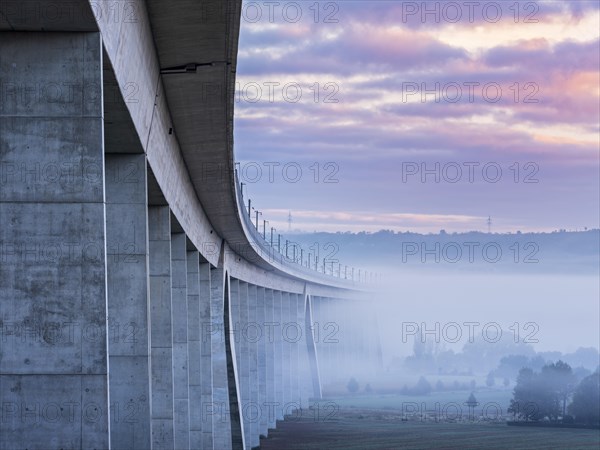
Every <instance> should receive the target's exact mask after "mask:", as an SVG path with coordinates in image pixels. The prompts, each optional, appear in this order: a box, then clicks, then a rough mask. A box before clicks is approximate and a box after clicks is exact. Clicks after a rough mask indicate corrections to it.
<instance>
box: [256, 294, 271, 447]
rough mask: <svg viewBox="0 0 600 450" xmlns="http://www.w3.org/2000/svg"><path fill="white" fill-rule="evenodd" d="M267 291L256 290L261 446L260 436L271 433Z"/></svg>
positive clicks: (258, 402)
mask: <svg viewBox="0 0 600 450" xmlns="http://www.w3.org/2000/svg"><path fill="white" fill-rule="evenodd" d="M266 291H267V289H265V288H263V287H260V286H259V287H257V290H256V325H257V330H258V331H259V332H260V334H259V335H258V336H257V338H258V339H257V342H256V352H257V355H256V364H257V372H258V400H257V405H258V408H259V411H260V420H259V424H258V435H259V445H260V436H265V437H266V436H267V434H268V431H269V424H268V415H269V408H268V405H267V402H268V399H267V346H268V336H267V334H266V326H265V322H267V320H266Z"/></svg>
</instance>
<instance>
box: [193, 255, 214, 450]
mask: <svg viewBox="0 0 600 450" xmlns="http://www.w3.org/2000/svg"><path fill="white" fill-rule="evenodd" d="M210 267H211V266H210V264H209V263H201V264H200V267H199V272H200V286H199V291H198V292H199V301H200V333H201V342H200V392H201V398H202V401H201V402H200V403H199V404H198V405H197V406H198V408H199V409H200V417H201V421H202V424H201V431H202V445H201V446H199V447H198V448H199V449H202V450H212V448H213V434H212V433H213V414H214V411H215V407H214V402H213V394H212V386H213V379H212V373H213V371H212V335H213V332H214V327H213V325H212V322H211V268H210Z"/></svg>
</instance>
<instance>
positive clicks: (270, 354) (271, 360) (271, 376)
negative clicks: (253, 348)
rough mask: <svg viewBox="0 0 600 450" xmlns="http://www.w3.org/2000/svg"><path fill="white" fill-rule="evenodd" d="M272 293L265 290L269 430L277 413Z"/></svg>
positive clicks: (266, 406)
mask: <svg viewBox="0 0 600 450" xmlns="http://www.w3.org/2000/svg"><path fill="white" fill-rule="evenodd" d="M274 295H275V294H274V291H273V290H272V289H265V328H264V331H265V345H266V350H265V355H266V358H265V360H266V370H267V378H266V387H267V401H266V404H265V411H266V414H267V427H268V428H269V429H274V428H275V423H276V420H277V413H276V408H275V403H276V402H277V394H276V381H275V373H276V368H275V364H276V362H275V339H276V336H275V333H274V332H273V324H274V323H275V321H276V319H275V314H274V311H275V309H274V308H275V307H274V304H273V299H274Z"/></svg>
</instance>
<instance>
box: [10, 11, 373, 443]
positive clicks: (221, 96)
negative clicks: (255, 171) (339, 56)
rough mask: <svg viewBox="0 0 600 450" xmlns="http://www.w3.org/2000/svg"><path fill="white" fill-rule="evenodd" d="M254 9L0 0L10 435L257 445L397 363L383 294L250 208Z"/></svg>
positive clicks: (16, 438)
mask: <svg viewBox="0 0 600 450" xmlns="http://www.w3.org/2000/svg"><path fill="white" fill-rule="evenodd" d="M240 8H241V2H240V1H239V0H235V1H228V2H222V0H209V1H202V2H200V1H187V0H181V1H177V2H172V1H166V0H147V1H141V0H136V1H121V0H119V1H105V0H102V1H84V0H71V1H67V2H50V1H44V0H36V1H33V0H14V1H12V0H3V1H2V3H0V100H1V101H0V344H1V347H0V405H1V407H2V411H1V417H0V436H1V437H0V448H2V449H8V448H29V449H33V448H43V449H47V448H64V449H67V448H85V449H105V448H113V449H126V448H127V449H132V448H135V449H150V448H153V449H159V448H164V449H169V448H176V449H183V448H191V449H206V448H211V449H212V448H214V449H226V448H251V447H256V446H258V445H259V443H260V436H261V435H262V436H267V435H268V431H269V429H272V428H274V427H275V426H276V422H277V420H283V419H284V417H285V416H286V415H296V416H297V415H299V414H307V413H309V412H310V410H308V409H307V408H309V407H312V408H313V410H314V408H316V409H318V408H319V404H318V402H319V399H320V398H321V391H322V386H323V385H324V384H327V383H336V382H340V383H346V382H347V380H348V379H349V377H350V376H352V375H353V374H355V373H358V371H360V370H362V371H363V372H364V371H366V372H372V371H375V370H376V369H377V367H378V365H379V364H380V356H379V357H378V356H377V355H380V352H379V343H378V339H377V337H376V336H375V335H376V333H374V330H375V329H376V325H375V316H374V313H373V311H372V310H371V309H370V308H369V304H368V300H369V295H370V288H369V287H368V286H366V285H364V284H362V283H360V282H358V281H355V280H348V279H344V278H341V277H332V276H328V275H325V274H324V273H319V272H316V271H314V270H311V269H309V268H307V267H305V266H303V265H302V264H298V263H297V262H296V261H291V260H288V259H287V258H285V257H284V256H283V255H281V254H280V253H279V252H277V251H275V250H274V249H273V248H271V247H270V246H269V245H268V244H267V243H266V241H264V240H263V239H262V237H261V236H260V235H259V234H258V232H257V231H256V230H255V228H254V226H253V225H252V223H251V222H250V220H249V218H248V215H247V212H246V211H245V209H244V206H243V200H242V198H241V194H240V192H239V188H238V183H237V181H236V176H235V170H234V167H235V166H234V154H233V100H234V87H235V71H236V55H237V45H238V34H239V25H240ZM350 307H351V308H352V310H353V311H354V312H356V311H357V310H358V311H361V319H360V323H359V321H358V319H356V316H355V315H354V314H353V315H351V314H349V313H346V311H348V310H349V309H350ZM328 338H329V339H328ZM365 367H366V369H365Z"/></svg>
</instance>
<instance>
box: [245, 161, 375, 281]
mask: <svg viewBox="0 0 600 450" xmlns="http://www.w3.org/2000/svg"><path fill="white" fill-rule="evenodd" d="M234 173H235V193H236V200H237V203H238V208H239V211H240V214H241V216H242V220H243V221H244V225H245V228H246V230H247V231H248V232H249V234H250V236H249V237H250V238H251V240H252V241H253V242H251V245H252V244H255V246H254V247H253V248H254V250H255V251H257V250H258V253H260V254H261V255H262V256H263V257H266V258H265V259H267V260H269V261H270V262H278V263H280V264H282V265H284V266H288V267H290V268H293V269H294V270H295V271H297V272H299V273H301V274H304V275H307V276H309V277H314V276H315V275H316V276H318V277H319V278H321V279H322V280H323V281H324V282H330V281H331V279H332V278H334V279H335V278H337V279H341V280H347V281H349V282H353V283H361V284H362V283H365V284H368V283H376V282H379V281H381V275H380V274H378V273H375V272H369V271H365V270H360V269H355V268H354V267H348V266H347V265H344V266H343V267H344V270H342V265H341V264H340V263H339V261H338V260H330V261H327V260H326V258H323V260H322V261H321V264H319V260H318V255H316V256H315V263H314V264H313V263H312V261H310V259H311V258H310V257H311V256H312V254H311V253H307V258H306V264H305V263H304V262H305V258H304V253H305V252H304V249H303V248H302V247H301V246H300V245H299V244H298V243H296V242H292V244H293V250H292V253H293V254H292V255H290V245H289V243H290V241H289V240H286V246H285V248H286V251H287V252H283V253H282V252H281V250H282V248H281V247H282V246H281V239H280V238H281V236H282V235H281V234H280V233H278V234H277V236H278V239H277V243H275V242H273V245H271V233H269V240H267V232H266V224H265V219H263V233H262V234H261V233H260V231H259V229H258V228H259V227H258V226H257V225H258V214H262V213H260V211H257V210H256V209H254V208H252V206H251V202H250V203H249V204H248V205H247V206H246V204H245V203H244V198H243V193H242V188H241V183H240V180H239V178H238V171H237V169H235V171H234ZM248 208H251V209H250V210H249V209H248ZM252 209H254V210H255V212H256V213H257V214H256V219H255V222H254V223H253V222H252V217H251V216H252ZM275 244H276V245H275ZM297 249H299V250H300V251H298V250H297ZM234 250H235V248H234ZM298 256H300V258H298ZM329 264H330V266H329V267H331V270H330V271H327V268H328V265H329ZM336 264H337V269H338V270H337V271H336V270H335V265H336ZM319 268H322V271H320V270H319ZM348 269H350V270H348Z"/></svg>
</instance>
